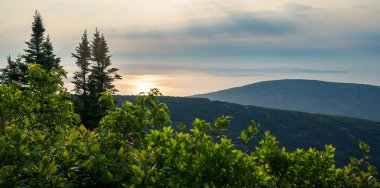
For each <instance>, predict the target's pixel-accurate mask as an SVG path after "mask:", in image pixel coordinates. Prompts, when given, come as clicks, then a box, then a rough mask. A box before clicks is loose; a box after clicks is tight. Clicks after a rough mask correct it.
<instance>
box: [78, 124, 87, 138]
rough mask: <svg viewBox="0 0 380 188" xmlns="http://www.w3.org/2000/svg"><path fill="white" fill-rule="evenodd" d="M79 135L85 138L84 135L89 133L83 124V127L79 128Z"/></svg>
mask: <svg viewBox="0 0 380 188" xmlns="http://www.w3.org/2000/svg"><path fill="white" fill-rule="evenodd" d="M79 133H80V135H82V136H84V135H85V134H86V133H87V129H86V127H85V126H84V125H83V124H81V125H80V126H79Z"/></svg>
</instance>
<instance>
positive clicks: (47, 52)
mask: <svg viewBox="0 0 380 188" xmlns="http://www.w3.org/2000/svg"><path fill="white" fill-rule="evenodd" d="M42 53H43V56H42V63H41V64H42V66H43V68H44V69H45V70H50V69H51V68H53V67H55V68H58V69H61V68H62V66H60V65H59V63H60V62H61V59H60V58H58V57H56V55H55V54H54V49H53V45H52V44H51V41H50V37H49V35H48V36H47V37H46V40H45V41H44V43H43V44H42Z"/></svg>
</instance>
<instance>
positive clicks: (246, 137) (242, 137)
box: [240, 130, 248, 142]
mask: <svg viewBox="0 0 380 188" xmlns="http://www.w3.org/2000/svg"><path fill="white" fill-rule="evenodd" d="M240 138H241V139H242V140H243V141H244V142H247V141H248V135H247V131H245V130H244V131H242V132H241V133H240Z"/></svg>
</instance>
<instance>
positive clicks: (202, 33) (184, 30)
mask: <svg viewBox="0 0 380 188" xmlns="http://www.w3.org/2000/svg"><path fill="white" fill-rule="evenodd" d="M296 29H297V28H296V25H295V24H294V23H292V22H291V21H288V20H286V19H279V18H270V17H260V16H259V15H256V14H253V13H232V14H229V15H226V16H223V17H218V18H214V19H209V20H192V21H191V22H188V23H187V25H182V26H180V27H179V28H172V29H167V30H150V31H132V32H127V33H126V35H125V37H126V38H128V39H155V40H162V39H172V38H197V39H200V38H205V39H210V38H216V37H222V38H228V37H242V36H250V37H252V36H272V37H278V36H283V35H287V34H289V33H292V32H294V31H295V30H296Z"/></svg>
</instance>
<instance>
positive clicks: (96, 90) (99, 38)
mask: <svg viewBox="0 0 380 188" xmlns="http://www.w3.org/2000/svg"><path fill="white" fill-rule="evenodd" d="M108 53H109V50H108V45H107V41H106V40H105V38H104V36H103V35H100V33H99V31H98V30H97V29H96V30H95V33H94V38H93V40H92V41H91V60H92V66H91V71H90V75H89V77H88V78H89V79H88V89H89V97H88V99H89V100H90V101H89V104H90V106H89V108H88V109H87V110H86V112H87V113H89V120H91V121H92V122H89V124H90V126H96V125H97V124H98V122H99V120H100V118H101V117H102V116H103V115H104V112H105V109H102V108H101V106H100V104H99V102H98V98H99V97H100V95H101V93H102V92H110V93H115V92H117V90H116V88H115V85H113V83H112V82H113V81H114V80H115V79H121V76H120V75H118V74H117V73H116V72H117V71H118V69H117V68H109V66H110V65H111V60H110V58H111V56H110V55H108Z"/></svg>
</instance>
